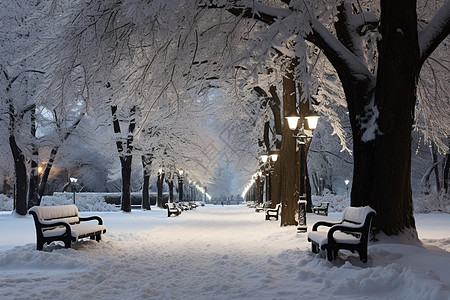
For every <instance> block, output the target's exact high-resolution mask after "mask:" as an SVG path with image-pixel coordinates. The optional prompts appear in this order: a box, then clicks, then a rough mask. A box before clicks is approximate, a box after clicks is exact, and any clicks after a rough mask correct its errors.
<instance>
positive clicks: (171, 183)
mask: <svg viewBox="0 0 450 300" xmlns="http://www.w3.org/2000/svg"><path fill="white" fill-rule="evenodd" d="M167 184H168V185H169V202H170V203H173V202H174V199H173V180H169V182H168V183H167Z"/></svg>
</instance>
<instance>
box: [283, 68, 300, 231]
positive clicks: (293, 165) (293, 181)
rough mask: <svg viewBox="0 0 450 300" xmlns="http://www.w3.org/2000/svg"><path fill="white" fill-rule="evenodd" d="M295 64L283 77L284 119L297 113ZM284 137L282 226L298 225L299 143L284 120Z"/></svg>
mask: <svg viewBox="0 0 450 300" xmlns="http://www.w3.org/2000/svg"><path fill="white" fill-rule="evenodd" d="M293 69H294V64H292V65H291V66H290V69H289V70H288V72H287V73H286V75H285V76H284V77H283V117H286V116H287V115H288V114H290V113H293V112H296V102H297V99H296V89H295V81H294V74H293ZM283 121H284V122H283V135H282V136H283V137H282V141H281V151H280V167H281V170H280V177H281V178H280V180H281V194H280V202H281V226H290V225H295V226H296V225H298V222H297V220H296V217H297V213H298V200H299V196H300V195H299V188H300V186H299V184H300V164H299V155H298V153H297V152H296V148H297V142H296V140H295V138H294V137H293V136H292V131H291V130H290V129H289V126H288V124H287V122H286V121H285V119H284V118H283Z"/></svg>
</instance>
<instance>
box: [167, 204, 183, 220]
mask: <svg viewBox="0 0 450 300" xmlns="http://www.w3.org/2000/svg"><path fill="white" fill-rule="evenodd" d="M166 207H167V216H168V217H170V216H171V215H175V216H178V215H179V214H181V208H179V207H177V206H176V205H175V203H172V202H168V203H166Z"/></svg>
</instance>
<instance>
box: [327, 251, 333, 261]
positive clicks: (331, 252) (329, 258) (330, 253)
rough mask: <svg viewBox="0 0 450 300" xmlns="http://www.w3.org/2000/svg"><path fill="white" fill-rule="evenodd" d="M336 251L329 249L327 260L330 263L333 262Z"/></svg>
mask: <svg viewBox="0 0 450 300" xmlns="http://www.w3.org/2000/svg"><path fill="white" fill-rule="evenodd" d="M333 254H334V250H333V249H327V259H328V260H329V261H332V260H333V259H334V255H333Z"/></svg>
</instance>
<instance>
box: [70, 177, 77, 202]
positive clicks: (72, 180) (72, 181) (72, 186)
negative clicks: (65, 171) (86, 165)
mask: <svg viewBox="0 0 450 300" xmlns="http://www.w3.org/2000/svg"><path fill="white" fill-rule="evenodd" d="M77 181H78V179H77V178H75V177H70V189H71V190H72V192H73V204H75V192H76V191H77V189H76V184H77Z"/></svg>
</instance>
